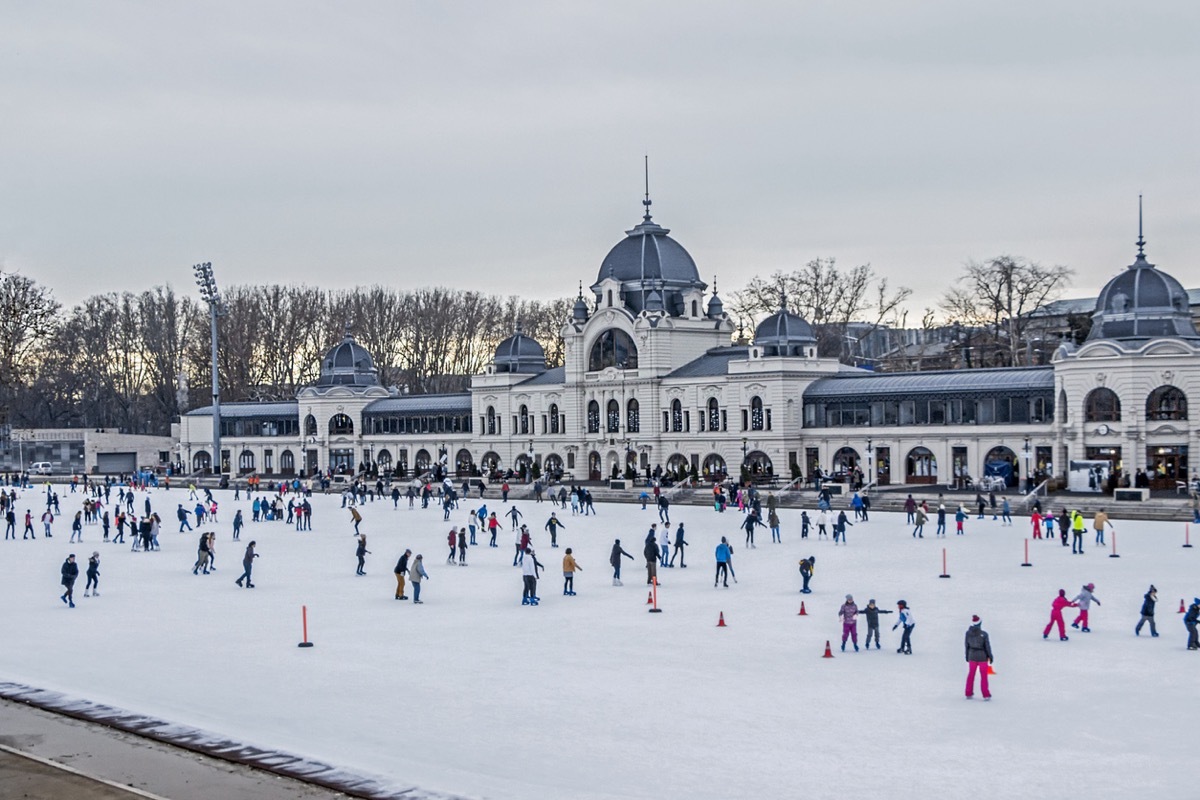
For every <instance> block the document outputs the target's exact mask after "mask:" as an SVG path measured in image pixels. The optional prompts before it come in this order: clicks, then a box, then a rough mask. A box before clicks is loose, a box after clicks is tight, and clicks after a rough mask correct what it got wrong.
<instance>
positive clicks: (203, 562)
mask: <svg viewBox="0 0 1200 800" xmlns="http://www.w3.org/2000/svg"><path fill="white" fill-rule="evenodd" d="M201 569H203V570H204V574H205V575H207V574H208V534H207V533H202V534H200V541H199V542H198V543H197V544H196V565H195V566H193V567H192V574H193V575H197V574H199V571H200V570H201Z"/></svg>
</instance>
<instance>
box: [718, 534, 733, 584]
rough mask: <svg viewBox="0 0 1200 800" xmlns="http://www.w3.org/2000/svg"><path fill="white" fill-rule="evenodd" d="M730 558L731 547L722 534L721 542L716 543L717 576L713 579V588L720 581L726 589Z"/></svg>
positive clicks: (731, 555) (731, 553)
mask: <svg viewBox="0 0 1200 800" xmlns="http://www.w3.org/2000/svg"><path fill="white" fill-rule="evenodd" d="M731 558H733V548H732V547H730V546H729V542H728V541H727V540H726V539H725V537H724V536H722V537H721V543H720V544H719V545H717V577H716V580H714V581H713V588H714V589H715V588H716V587H717V584H718V583H722V582H723V583H724V586H725V588H726V589H728V588H729V561H730V559H731Z"/></svg>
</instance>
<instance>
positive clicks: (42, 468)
mask: <svg viewBox="0 0 1200 800" xmlns="http://www.w3.org/2000/svg"><path fill="white" fill-rule="evenodd" d="M29 471H30V472H31V473H33V474H34V475H50V474H51V473H53V472H54V468H53V467H51V466H50V462H49V461H36V462H34V463H33V464H30V465H29Z"/></svg>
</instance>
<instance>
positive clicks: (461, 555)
mask: <svg viewBox="0 0 1200 800" xmlns="http://www.w3.org/2000/svg"><path fill="white" fill-rule="evenodd" d="M458 565H459V566H460V567H465V566H466V565H467V530H466V528H462V529H460V530H459V531H458Z"/></svg>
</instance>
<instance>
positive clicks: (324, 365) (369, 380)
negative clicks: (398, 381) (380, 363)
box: [317, 325, 379, 386]
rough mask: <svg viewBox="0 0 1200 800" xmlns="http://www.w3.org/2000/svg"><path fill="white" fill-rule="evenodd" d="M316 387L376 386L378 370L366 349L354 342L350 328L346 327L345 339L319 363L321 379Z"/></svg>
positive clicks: (377, 383)
mask: <svg viewBox="0 0 1200 800" xmlns="http://www.w3.org/2000/svg"><path fill="white" fill-rule="evenodd" d="M317 385H318V386H378V385H379V370H377V369H375V359H373V358H371V354H370V353H368V352H367V349H366V348H365V347H363V346H362V345H360V344H359V343H358V342H356V341H354V337H353V336H351V335H350V326H349V325H347V326H346V338H344V339H343V340H342V342H341V344H338V345H335V346H334V347H333V349H331V350H330V351H329V352H328V353H326V354H325V358H324V359H323V360H322V361H321V377H320V378H318V379H317Z"/></svg>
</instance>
